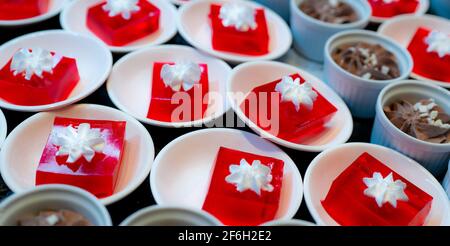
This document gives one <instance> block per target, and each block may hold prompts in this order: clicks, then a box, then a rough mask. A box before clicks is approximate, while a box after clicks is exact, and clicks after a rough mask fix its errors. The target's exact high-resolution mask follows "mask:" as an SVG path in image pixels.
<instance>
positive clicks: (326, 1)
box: [299, 0, 358, 24]
mask: <svg viewBox="0 0 450 246" xmlns="http://www.w3.org/2000/svg"><path fill="white" fill-rule="evenodd" d="M299 8H300V10H301V11H303V12H304V13H305V14H307V15H309V16H311V17H313V18H315V19H318V20H321V21H324V22H328V23H334V24H347V23H352V22H355V21H357V20H358V14H357V13H356V11H355V10H354V9H353V7H352V6H350V5H349V4H348V3H346V2H343V1H340V0H305V1H303V2H301V3H300V6H299Z"/></svg>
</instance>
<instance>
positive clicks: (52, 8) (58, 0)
mask: <svg viewBox="0 0 450 246" xmlns="http://www.w3.org/2000/svg"><path fill="white" fill-rule="evenodd" d="M69 1H70V0H50V5H49V7H48V11H47V12H45V13H44V14H41V15H38V16H35V17H32V18H27V19H20V20H0V27H17V26H25V25H30V24H34V23H38V22H41V21H44V20H47V19H50V18H52V17H53V16H55V15H57V14H59V12H61V10H62V9H63V8H64V7H65V5H66V4H68V3H69Z"/></svg>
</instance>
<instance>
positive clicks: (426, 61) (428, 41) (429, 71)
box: [408, 27, 450, 82]
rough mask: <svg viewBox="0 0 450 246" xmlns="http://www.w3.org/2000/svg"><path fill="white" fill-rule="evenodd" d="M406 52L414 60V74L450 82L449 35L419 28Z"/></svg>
mask: <svg viewBox="0 0 450 246" xmlns="http://www.w3.org/2000/svg"><path fill="white" fill-rule="evenodd" d="M408 50H409V53H411V56H412V57H413V60H414V68H413V72H414V73H415V74H418V75H420V76H423V77H426V78H429V79H433V80H438V81H442V82H450V34H447V33H442V32H438V31H431V30H428V29H426V28H423V27H420V28H419V29H417V31H416V33H415V35H414V37H413V38H412V40H411V42H410V44H409V46H408Z"/></svg>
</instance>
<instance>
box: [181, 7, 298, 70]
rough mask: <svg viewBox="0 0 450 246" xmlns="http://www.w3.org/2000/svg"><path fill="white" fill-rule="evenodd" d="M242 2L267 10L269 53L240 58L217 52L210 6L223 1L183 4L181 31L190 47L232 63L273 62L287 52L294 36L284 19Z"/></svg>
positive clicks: (268, 10) (239, 56) (237, 55)
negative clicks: (212, 39)
mask: <svg viewBox="0 0 450 246" xmlns="http://www.w3.org/2000/svg"><path fill="white" fill-rule="evenodd" d="M228 1H236V2H242V3H243V4H248V5H250V6H253V7H259V8H264V10H265V13H266V20H267V24H268V28H269V36H270V41H269V42H270V44H269V53H268V54H266V55H262V56H248V55H240V54H235V53H230V52H222V51H216V50H214V49H213V48H212V45H211V28H210V24H209V18H208V15H209V7H210V5H211V3H224V2H227V1H224V0H198V1H193V2H190V3H187V4H183V5H182V6H181V7H180V9H179V10H178V11H179V19H178V30H179V32H180V34H181V36H183V38H184V39H185V40H186V41H187V42H188V43H190V44H191V45H193V46H195V47H197V48H198V49H200V50H202V51H204V52H206V53H208V54H211V55H213V56H216V57H219V58H221V59H224V60H225V61H228V62H232V63H241V62H247V61H255V60H273V59H276V58H279V57H280V56H282V55H283V54H284V53H286V52H287V51H288V49H289V48H290V47H291V44H292V34H291V31H290V30H289V27H288V25H287V24H286V22H284V20H283V19H282V18H281V17H280V16H278V15H277V14H276V13H275V12H273V11H272V10H270V9H268V8H265V7H263V6H262V5H260V4H257V3H254V2H250V1H245V2H244V1H239V0H228Z"/></svg>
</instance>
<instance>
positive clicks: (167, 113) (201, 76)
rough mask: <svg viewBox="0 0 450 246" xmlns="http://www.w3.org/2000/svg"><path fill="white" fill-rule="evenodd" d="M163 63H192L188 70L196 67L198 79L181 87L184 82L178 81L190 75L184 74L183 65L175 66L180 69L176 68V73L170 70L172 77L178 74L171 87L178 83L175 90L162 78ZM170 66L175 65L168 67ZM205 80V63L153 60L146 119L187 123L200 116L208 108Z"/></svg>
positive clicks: (184, 64) (206, 70) (185, 64)
mask: <svg viewBox="0 0 450 246" xmlns="http://www.w3.org/2000/svg"><path fill="white" fill-rule="evenodd" d="M164 65H167V66H169V65H177V66H192V67H194V68H192V67H190V68H188V69H194V70H197V74H196V76H194V77H198V81H194V83H193V85H192V87H190V88H184V87H183V86H182V85H181V84H183V85H186V83H187V81H181V80H182V79H183V78H186V79H190V77H189V75H188V76H187V77H186V74H184V71H183V70H184V68H183V67H178V68H180V69H181V70H179V71H181V73H180V74H175V72H176V71H174V70H173V71H174V74H172V75H173V76H174V78H175V77H177V76H178V75H179V76H181V77H180V78H178V79H176V78H175V79H174V80H173V81H174V83H175V84H173V86H174V87H175V86H177V85H178V86H179V87H180V88H176V89H177V90H174V89H173V87H172V86H169V85H166V84H165V83H164V80H163V78H162V77H161V71H162V70H163V67H164ZM169 69H176V68H174V67H171V68H169ZM177 82H178V83H177ZM208 83H209V82H208V65H207V64H195V63H186V62H181V63H173V62H155V63H154V64H153V78H152V89H151V100H150V106H149V110H148V113H147V118H149V119H153V120H158V121H164V122H182V121H183V122H186V121H193V120H199V119H202V118H203V115H204V114H205V112H206V110H207V108H208V103H207V102H208V98H207V94H208V90H209V85H208ZM186 89H188V90H186ZM176 99H180V100H176ZM172 100H173V101H172ZM205 102H206V103H205Z"/></svg>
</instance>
